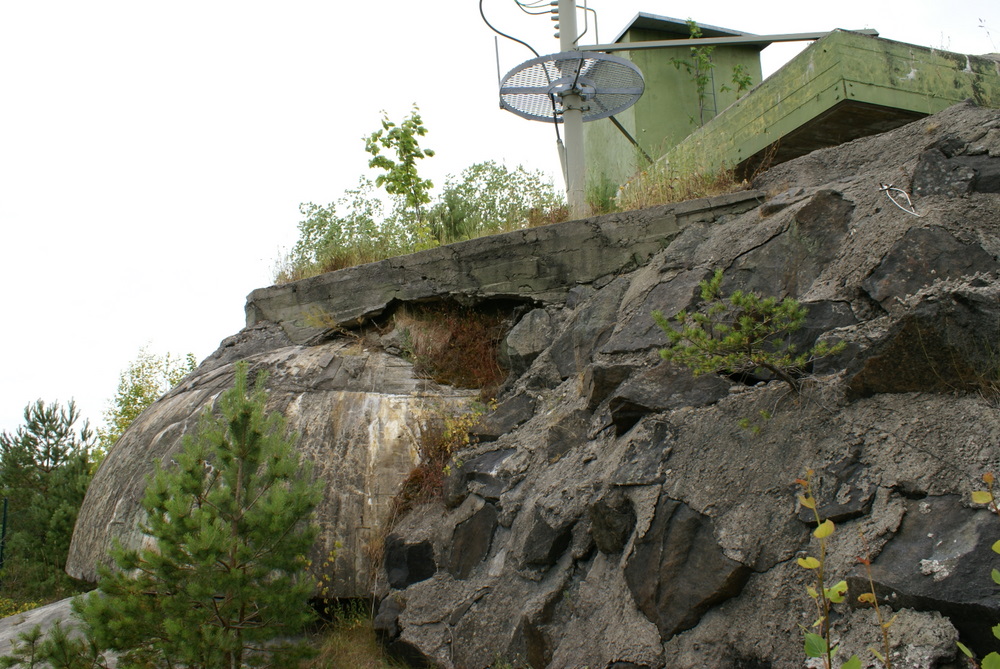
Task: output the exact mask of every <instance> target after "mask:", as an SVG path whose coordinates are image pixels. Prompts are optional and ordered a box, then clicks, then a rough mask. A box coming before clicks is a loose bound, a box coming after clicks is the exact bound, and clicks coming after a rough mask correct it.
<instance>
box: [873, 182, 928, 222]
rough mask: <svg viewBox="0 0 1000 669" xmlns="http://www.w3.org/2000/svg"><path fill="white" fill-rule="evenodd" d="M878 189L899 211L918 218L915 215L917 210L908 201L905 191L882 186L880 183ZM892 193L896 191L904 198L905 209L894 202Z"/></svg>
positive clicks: (885, 185)
mask: <svg viewBox="0 0 1000 669" xmlns="http://www.w3.org/2000/svg"><path fill="white" fill-rule="evenodd" d="M878 189H879V190H880V191H882V192H883V193H885V194H886V196H887V197H888V198H889V199H890V200H891V201H892V203H893V204H894V205H896V206H897V207H899V208H900V209H902V210H903V211H905V212H906V213H907V214H913V215H914V216H916V217H917V218H920V214H918V213H917V208H916V207H914V206H913V203H912V202H911V201H910V196H909V195H907V193H906V191H905V190H903V189H902V188H896V187H895V186H893V185H892V184H883V183H880V184H879V185H878ZM892 191H896V192H897V193H900V194H901V195H902V196H903V197H904V198H906V206H905V207H904V206H903V205H901V204H900V203H899V202H898V201H897V200H896V198H894V197H893V196H892Z"/></svg>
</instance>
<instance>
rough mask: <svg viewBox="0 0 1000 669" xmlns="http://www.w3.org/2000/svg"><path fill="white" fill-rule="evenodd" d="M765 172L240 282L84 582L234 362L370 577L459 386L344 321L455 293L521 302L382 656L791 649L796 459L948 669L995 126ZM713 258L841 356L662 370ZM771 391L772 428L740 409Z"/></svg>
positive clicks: (102, 481) (924, 656) (800, 594)
mask: <svg viewBox="0 0 1000 669" xmlns="http://www.w3.org/2000/svg"><path fill="white" fill-rule="evenodd" d="M889 183H891V184H894V185H895V186H897V187H900V188H902V189H904V190H906V191H908V192H910V193H911V194H912V195H913V203H914V205H915V209H916V215H915V214H913V213H909V212H907V211H904V210H903V209H901V208H900V207H898V206H896V204H894V203H893V202H892V201H891V200H890V198H889V197H888V195H887V192H886V191H884V190H882V189H881V185H882V184H889ZM754 186H755V188H757V189H758V190H757V191H754V192H751V193H743V194H737V195H734V196H731V197H727V198H721V199H718V200H712V201H699V202H696V203H685V204H683V205H678V206H676V207H661V208H658V209H656V210H652V211H649V212H642V213H637V212H633V213H629V214H620V215H612V216H609V217H602V218H600V219H593V220H590V221H584V222H573V223H567V224H561V225H560V226H553V227H551V228H545V229H540V230H538V231H530V232H519V233H511V234H510V235H503V236H498V237H495V238H489V239H485V240H474V241H473V242H467V243H465V244H459V245H455V246H452V247H447V248H445V249H438V250H434V251H432V252H428V253H425V254H416V255H414V256H409V257H406V258H401V259H394V260H392V261H385V262H383V263H375V264H373V265H369V266H365V267H361V268H355V269H353V270H345V271H344V272H337V273H333V274H330V275H326V276H325V277H317V278H316V279H312V280H307V281H306V282H300V283H298V284H291V285H289V286H282V287H273V288H269V289H264V290H262V291H255V292H254V293H253V294H252V295H251V296H250V298H249V300H248V307H247V312H248V325H249V326H250V327H248V329H247V330H245V331H244V332H243V333H241V334H240V335H238V336H237V337H234V338H233V339H231V340H228V341H227V342H224V345H223V347H222V348H221V349H220V351H219V352H217V353H216V354H215V355H214V356H213V357H212V358H211V359H209V360H208V361H206V362H205V363H204V364H203V365H202V366H201V367H200V368H199V369H198V370H197V371H196V372H195V374H194V375H192V377H190V378H189V379H188V380H187V381H185V383H184V384H182V386H181V387H180V388H178V389H176V390H174V391H172V392H171V393H170V394H169V395H167V396H166V397H165V398H163V399H162V400H160V401H159V402H158V403H157V404H156V405H154V408H153V409H152V410H151V411H150V412H148V413H147V414H144V415H143V416H142V417H141V418H140V420H139V421H138V422H137V424H136V425H135V426H134V427H133V428H131V429H130V430H129V432H128V433H126V435H125V436H124V437H123V438H122V440H121V442H120V443H119V445H118V446H117V447H116V448H115V449H114V450H113V451H112V453H111V454H109V456H108V459H107V461H106V462H105V464H104V465H103V466H102V468H101V470H100V471H99V472H98V475H97V477H96V478H95V481H94V485H93V487H92V490H91V492H90V493H89V494H88V497H87V500H86V502H85V505H84V508H83V509H82V511H81V515H80V521H79V525H78V528H77V532H76V534H75V536H74V541H73V547H72V550H71V556H70V562H69V569H70V571H71V573H74V574H76V575H78V576H85V577H86V576H92V574H93V570H94V564H95V563H96V562H97V561H98V560H99V559H100V556H101V555H102V554H103V552H104V550H105V549H106V547H107V546H108V545H109V544H110V541H111V539H112V538H113V537H116V536H117V537H119V538H124V539H125V540H126V541H129V542H139V541H141V540H142V537H141V534H140V533H139V532H138V523H139V521H140V520H141V519H139V518H138V517H137V507H136V500H137V499H138V498H139V496H140V495H141V488H142V482H143V477H144V475H145V473H146V472H148V471H149V470H150V464H149V463H150V461H151V460H152V458H154V457H169V456H170V454H171V453H172V452H174V450H175V449H176V448H178V444H179V441H178V439H179V436H180V434H182V433H183V432H184V431H185V430H187V429H188V428H189V427H190V426H191V424H192V421H193V416H194V415H195V414H196V413H197V412H198V411H199V410H201V408H202V407H204V406H207V405H209V404H210V403H211V401H212V398H213V397H215V396H216V395H217V394H218V392H219V391H220V390H221V389H222V388H224V387H226V386H227V385H228V384H229V382H230V381H231V375H232V369H231V362H232V361H233V360H236V359H240V358H247V359H249V360H250V361H251V362H252V364H253V365H255V366H257V367H260V368H266V369H269V370H271V371H272V378H273V380H274V398H273V404H274V408H277V409H280V410H283V411H285V412H286V414H287V415H288V416H289V419H290V422H291V424H292V426H293V427H295V428H296V429H298V430H299V431H300V432H302V439H301V444H302V448H303V450H304V451H305V452H306V453H307V455H308V457H310V458H311V459H312V460H314V461H315V462H316V463H317V468H316V471H317V473H318V474H319V475H321V476H323V477H324V479H325V480H326V481H327V482H328V491H327V500H326V502H325V503H324V506H323V508H321V510H320V513H321V517H322V520H323V523H324V525H325V528H326V531H325V532H324V535H323V538H322V539H321V542H322V543H323V545H322V546H321V547H320V548H319V549H318V550H319V552H320V553H322V552H323V551H325V550H327V549H329V548H330V547H332V546H333V544H334V542H335V541H340V542H341V543H343V544H345V549H344V550H342V551H341V557H340V558H339V559H338V564H337V569H338V574H337V576H338V579H339V580H338V583H339V584H340V585H339V588H340V589H339V590H338V593H339V594H341V595H343V596H354V595H360V594H363V593H364V592H366V591H367V588H368V587H369V584H368V581H367V576H366V575H367V567H368V562H367V561H366V560H365V558H364V557H363V556H364V554H365V548H366V544H367V542H368V540H369V536H368V535H366V533H365V532H366V531H369V528H371V529H370V532H372V533H374V532H375V531H376V528H378V527H383V526H384V524H385V522H386V511H385V509H386V504H385V502H384V501H381V502H380V501H379V500H386V499H388V497H390V496H391V495H392V494H394V492H395V490H397V489H398V487H399V485H400V483H401V482H402V480H403V478H404V477H405V475H406V472H407V471H408V469H409V468H410V467H411V466H412V465H413V463H414V462H415V461H416V458H417V455H416V440H417V439H418V436H419V431H420V426H421V425H422V423H421V417H423V416H426V404H427V403H428V402H432V401H445V402H453V403H454V402H461V401H462V400H463V399H464V398H467V397H468V395H469V393H467V392H463V391H456V390H454V389H451V388H448V387H447V386H441V385H439V384H435V383H432V382H430V381H427V380H423V379H418V378H415V375H414V374H413V370H412V367H411V366H410V365H409V363H407V362H405V361H403V360H401V359H400V358H399V357H396V356H394V355H392V354H391V353H390V351H394V350H396V349H394V348H393V347H392V346H390V345H388V344H387V345H386V350H379V349H378V346H377V341H382V342H383V343H387V342H389V341H391V338H386V335H385V332H382V333H381V334H382V335H383V336H382V338H381V339H379V340H375V339H371V340H360V341H361V343H359V340H357V339H354V338H352V337H351V336H349V333H348V334H345V330H344V329H343V328H363V327H364V326H365V325H366V324H372V323H374V324H376V325H378V326H379V327H380V328H382V329H383V330H386V329H387V328H389V327H391V325H390V324H391V318H390V317H391V315H392V313H393V312H394V311H395V310H396V309H397V308H398V307H399V306H400V305H403V304H407V303H411V302H421V303H427V302H434V301H440V302H443V301H455V302H459V303H462V304H466V305H479V306H492V307H493V308H500V309H507V310H508V314H509V325H510V329H509V333H508V335H507V336H506V339H505V341H504V342H503V346H502V352H503V356H504V359H505V360H506V361H507V363H508V364H509V366H510V369H511V374H510V377H509V378H508V380H507V382H506V383H505V385H504V387H503V388H502V390H501V393H500V396H499V398H498V399H499V406H498V408H497V409H496V411H494V412H493V413H492V414H490V415H488V416H487V417H485V418H484V419H483V420H482V422H481V423H480V424H479V425H478V426H476V428H474V430H473V437H474V439H473V441H474V442H475V443H473V445H472V446H470V448H469V449H467V450H466V451H464V452H462V453H460V454H458V455H457V456H456V458H455V459H454V461H453V462H452V465H451V467H450V469H449V472H450V475H449V477H448V480H447V481H446V487H445V494H444V496H443V498H442V499H441V500H440V501H438V502H434V503H431V504H428V505H424V506H422V507H419V508H417V509H415V510H413V511H412V512H410V513H409V514H407V515H406V516H405V517H403V518H401V519H398V520H397V522H396V523H395V525H394V526H393V528H392V533H391V534H390V535H389V536H388V537H387V538H386V540H385V553H384V566H383V568H382V569H381V571H380V572H379V574H380V578H379V581H378V583H377V584H376V589H377V594H378V595H379V597H380V599H381V607H380V612H379V616H378V619H377V626H378V628H379V629H380V630H381V632H382V634H383V635H384V637H385V639H386V641H387V642H388V643H389V644H390V645H391V646H392V647H393V648H395V649H396V650H398V651H400V652H404V653H406V654H408V655H409V656H411V657H416V658H418V659H422V660H424V661H428V662H432V663H435V664H438V665H441V666H444V667H462V668H481V667H488V666H491V665H493V664H495V663H496V662H497V661H498V660H505V661H508V662H510V663H513V664H514V665H515V666H531V667H584V666H588V667H592V668H593V667H602V668H605V667H606V668H610V667H617V668H622V669H623V668H626V667H648V668H660V667H671V668H677V667H690V668H692V669H693V668H695V667H699V668H700V667H733V668H736V667H742V668H750V667H759V668H764V667H772V668H779V667H800V666H802V664H803V659H802V642H801V628H800V626H808V625H809V624H811V623H812V621H813V620H815V618H816V612H815V608H814V607H813V602H812V600H811V599H810V598H809V597H808V595H807V594H806V592H805V586H806V582H807V577H808V574H806V573H805V572H804V570H802V568H801V567H799V566H798V565H797V564H796V562H795V560H796V558H797V557H800V556H802V555H804V554H806V552H807V551H810V552H815V547H814V546H813V545H812V544H810V530H811V527H810V525H809V524H808V522H807V521H808V520H809V514H807V513H805V510H804V509H801V508H799V507H798V504H797V501H796V496H797V494H798V489H797V486H796V485H795V483H794V481H795V479H796V478H798V477H801V476H802V475H803V474H804V472H805V471H806V470H807V469H813V470H815V471H816V480H817V486H818V487H817V491H816V494H817V498H818V499H819V500H820V504H821V506H820V513H821V514H822V515H823V516H824V517H830V518H832V519H833V520H834V521H835V522H837V524H838V531H837V532H836V533H835V535H834V536H833V537H832V539H831V547H830V552H829V554H828V555H827V560H828V562H827V570H828V573H829V574H830V576H832V577H833V578H835V579H837V580H839V579H840V578H846V579H847V580H848V582H849V583H850V584H851V586H852V588H853V591H854V593H855V594H856V593H858V592H861V591H863V589H864V588H865V587H866V585H867V579H868V577H867V574H866V573H865V572H864V571H863V570H861V569H860V568H859V566H858V562H857V558H858V557H863V556H868V557H870V558H871V560H872V575H873V579H874V582H875V586H876V590H877V591H878V593H879V594H880V596H881V597H882V598H883V599H884V601H885V603H886V605H887V606H889V607H891V608H892V609H893V611H894V612H895V613H898V617H897V618H896V620H895V622H894V623H893V625H892V627H891V628H890V638H891V640H892V643H893V647H894V651H893V652H894V654H895V655H894V659H893V665H894V666H900V667H927V668H931V667H947V666H958V664H957V660H956V658H955V645H954V640H955V639H956V638H958V635H959V633H960V634H961V636H962V639H963V641H965V642H966V643H968V644H970V645H972V646H975V647H977V649H979V650H980V651H981V652H985V651H987V650H989V649H992V648H995V647H996V645H997V643H996V641H995V640H994V639H993V637H992V635H991V634H990V632H989V626H990V625H992V624H995V623H996V622H1000V595H998V592H997V591H998V588H996V587H995V586H994V585H993V584H992V582H991V580H990V575H989V570H990V565H991V564H993V563H994V562H1000V558H998V556H996V555H995V554H994V553H992V552H991V551H990V545H991V544H992V543H993V542H994V541H995V540H996V539H998V538H1000V519H998V518H996V517H994V516H991V515H990V514H989V513H988V512H987V511H986V510H984V509H982V508H975V507H973V506H971V505H970V504H969V503H968V502H969V495H968V492H969V491H970V490H972V489H974V488H976V487H978V486H979V485H980V484H979V483H978V476H979V474H981V473H982V472H984V471H987V470H990V469H994V470H995V469H997V466H998V464H1000V447H998V444H1000V410H998V400H997V395H996V389H997V385H998V381H1000V379H998V372H1000V364H998V359H1000V260H998V259H1000V113H998V112H996V111H993V110H982V109H978V108H976V107H972V106H968V105H961V106H959V107H955V108H952V109H950V110H947V111H946V112H943V113H942V114H939V115H937V116H934V117H931V118H928V119H925V120H922V121H920V122H917V123H914V124H911V125H909V126H906V127H903V128H900V129H898V130H895V131H893V132H890V133H887V134H885V135H881V136H877V137H872V138H867V139H863V140H859V141H856V142H853V143H851V144H848V145H844V146H842V147H838V148H835V149H830V150H825V151H820V152H816V153H813V154H810V155H809V156H806V157H803V158H800V159H798V160H795V161H792V162H790V163H787V164H784V165H782V166H780V167H778V168H776V169H774V170H771V171H770V172H768V173H767V174H765V175H763V177H761V178H760V179H759V180H758V182H757V183H755V184H754ZM893 193H894V194H895V195H896V196H897V199H898V197H899V195H898V193H897V192H894V191H893ZM904 204H905V203H904ZM717 268H722V269H724V270H725V277H726V279H725V285H724V289H725V290H726V291H729V290H732V289H736V288H739V289H744V290H756V291H759V292H761V293H763V294H768V295H776V296H779V297H784V296H791V297H795V298H797V299H799V300H801V301H802V302H803V304H805V305H806V306H807V307H808V308H809V317H808V320H807V325H806V327H805V328H804V329H803V330H802V331H800V332H799V333H798V334H797V335H796V336H797V338H798V340H800V341H799V343H800V344H802V345H807V344H809V343H810V342H814V341H817V340H831V341H844V342H846V343H847V348H846V349H845V350H844V352H842V353H840V354H839V355H837V356H835V357H831V358H826V359H823V360H822V361H820V362H818V363H817V364H816V365H815V368H814V369H813V370H812V372H813V376H812V377H811V378H809V379H808V380H807V381H806V382H805V383H804V385H803V388H802V391H801V393H798V394H796V393H792V392H790V391H789V389H788V388H787V386H785V385H784V384H781V383H773V382H768V379H766V378H760V379H749V380H748V379H742V381H737V380H733V379H729V378H726V377H722V376H714V375H713V376H700V377H693V376H692V375H691V374H690V372H688V371H687V370H686V369H684V368H679V367H676V366H674V365H671V364H668V363H665V362H663V361H662V360H661V359H660V357H659V355H658V349H659V348H661V347H662V346H664V345H665V344H666V339H665V336H664V334H663V332H662V331H661V330H660V329H659V328H658V327H657V326H656V325H655V324H654V322H653V320H652V318H651V317H650V313H651V312H652V311H653V310H659V311H661V312H663V313H664V315H666V316H667V317H670V316H672V315H673V314H676V313H677V312H679V311H680V310H682V309H688V308H690V307H691V306H692V305H694V304H695V302H696V300H697V295H698V282H699V281H701V280H703V279H705V278H707V277H709V276H710V275H711V274H712V272H713V271H714V270H715V269H717ZM317 314H319V315H321V316H322V317H323V319H321V320H323V322H318V321H317ZM323 323H325V324H326V325H325V326H324V324H323ZM331 324H336V325H337V326H338V327H336V328H333V327H329V326H330V325H331ZM358 331H360V330H358ZM365 341H368V342H369V343H364V342H365ZM366 349H367V350H366ZM747 381H749V383H747ZM434 398H442V399H441V400H437V399H434ZM761 410H766V411H767V412H768V413H770V414H771V415H772V416H773V417H772V418H771V419H770V420H767V421H760V422H759V427H760V430H759V432H757V433H755V432H753V431H750V430H747V429H744V428H741V427H740V425H739V424H740V421H741V419H743V418H754V417H756V416H759V415H760V411H761ZM348 537H355V538H354V539H353V540H348V541H345V538H348ZM993 558H997V560H993ZM849 599H851V600H852V601H853V600H854V597H850V598H849ZM872 621H873V613H872V612H871V611H870V610H868V609H865V608H861V607H859V606H857V605H855V604H851V605H845V606H844V607H843V610H842V611H840V612H839V613H838V614H837V616H836V620H835V632H836V636H837V637H838V638H839V639H840V640H841V641H842V646H843V649H842V651H841V652H842V653H847V654H849V653H850V652H857V653H859V655H863V656H866V658H870V657H871V655H870V654H869V653H868V651H867V650H866V648H867V647H869V646H876V647H877V644H878V638H879V634H878V629H877V624H875V623H873V622H872ZM846 656H847V655H846V654H845V655H843V657H846Z"/></svg>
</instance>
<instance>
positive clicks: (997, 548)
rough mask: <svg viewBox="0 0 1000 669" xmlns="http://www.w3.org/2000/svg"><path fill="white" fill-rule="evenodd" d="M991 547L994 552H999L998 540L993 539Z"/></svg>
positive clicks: (999, 544)
mask: <svg viewBox="0 0 1000 669" xmlns="http://www.w3.org/2000/svg"><path fill="white" fill-rule="evenodd" d="M992 548H993V552H994V553H1000V541H994V542H993V546H992Z"/></svg>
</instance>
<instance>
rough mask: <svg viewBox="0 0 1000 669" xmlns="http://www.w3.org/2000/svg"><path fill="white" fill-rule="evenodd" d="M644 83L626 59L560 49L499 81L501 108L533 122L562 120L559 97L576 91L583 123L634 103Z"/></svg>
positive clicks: (639, 74) (640, 75)
mask: <svg viewBox="0 0 1000 669" xmlns="http://www.w3.org/2000/svg"><path fill="white" fill-rule="evenodd" d="M644 88H645V83H644V81H643V78H642V73H641V72H640V71H639V68H638V67H636V66H635V65H633V64H632V63H631V62H630V61H628V60H625V59H624V58H620V57H618V56H612V55H610V54H606V53H599V52H588V53H583V52H580V51H564V52H562V53H555V54H552V55H549V56H541V57H540V58H535V59H532V60H529V61H526V62H524V63H521V64H520V65H518V66H517V67H515V68H514V69H513V70H511V71H510V72H509V73H507V76H506V77H504V78H503V81H502V82H501V84H500V106H501V107H503V108H504V109H506V110H507V111H510V112H513V113H515V114H517V115H518V116H522V117H524V118H527V119H531V120H533V121H548V122H552V121H555V122H557V123H558V122H561V121H562V117H563V112H564V111H565V110H566V107H565V106H564V104H563V98H564V97H565V96H567V95H577V96H579V98H580V101H581V102H580V106H579V109H580V111H581V112H582V114H583V120H584V121H596V120H598V119H602V118H607V117H609V116H613V115H614V114H617V113H619V112H621V111H624V110H626V109H628V108H629V107H631V106H632V105H634V104H635V103H636V101H637V100H638V99H639V97H640V96H641V95H642V91H643V89H644Z"/></svg>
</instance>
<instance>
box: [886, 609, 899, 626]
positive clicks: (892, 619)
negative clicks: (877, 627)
mask: <svg viewBox="0 0 1000 669" xmlns="http://www.w3.org/2000/svg"><path fill="white" fill-rule="evenodd" d="M898 615H899V614H898V613H897V614H896V616H898ZM896 616H893V617H892V618H889V622H887V623H882V627H883V628H884V629H889V625H891V624H892V623H893V622H895V621H896Z"/></svg>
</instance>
